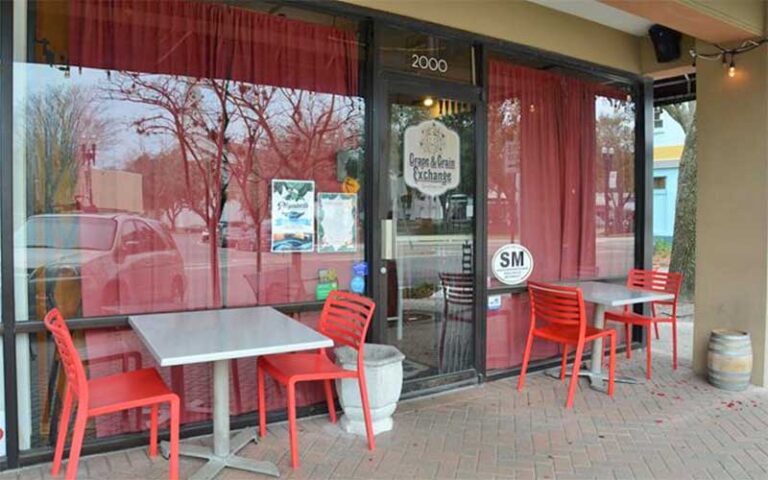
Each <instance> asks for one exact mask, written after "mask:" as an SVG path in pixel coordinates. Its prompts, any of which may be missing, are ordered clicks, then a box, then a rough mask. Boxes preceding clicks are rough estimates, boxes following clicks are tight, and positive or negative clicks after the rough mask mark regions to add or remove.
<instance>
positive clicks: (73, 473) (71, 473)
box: [64, 402, 88, 480]
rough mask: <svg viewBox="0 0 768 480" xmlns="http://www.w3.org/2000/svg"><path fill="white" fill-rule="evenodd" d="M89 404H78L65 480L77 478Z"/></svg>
mask: <svg viewBox="0 0 768 480" xmlns="http://www.w3.org/2000/svg"><path fill="white" fill-rule="evenodd" d="M87 408H88V407H87V406H86V405H81V404H80V403H79V402H78V404H77V414H76V416H75V429H74V433H73V434H72V446H71V447H70V449H69V462H68V463H67V473H66V475H65V476H64V478H65V480H75V478H77V466H78V464H79V463H80V450H81V449H82V448H83V438H84V437H85V424H86V422H87V420H88V412H87Z"/></svg>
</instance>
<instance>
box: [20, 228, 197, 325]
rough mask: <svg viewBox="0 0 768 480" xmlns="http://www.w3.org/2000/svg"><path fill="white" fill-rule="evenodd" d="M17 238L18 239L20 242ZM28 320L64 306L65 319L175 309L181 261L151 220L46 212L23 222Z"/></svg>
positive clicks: (179, 301) (180, 299) (180, 293)
mask: <svg viewBox="0 0 768 480" xmlns="http://www.w3.org/2000/svg"><path fill="white" fill-rule="evenodd" d="M23 235H26V238H24V236H23ZM15 244H16V250H17V252H18V250H19V249H24V247H25V245H26V249H25V252H18V253H17V257H18V256H19V254H22V255H23V254H24V253H26V264H27V274H28V276H29V300H30V312H29V314H30V317H32V318H34V317H40V316H41V314H43V313H44V312H45V311H46V310H47V309H48V308H50V307H52V306H54V305H57V306H59V307H62V305H65V306H68V308H66V309H67V310H69V311H68V312H67V313H68V314H69V315H83V316H91V315H109V314H116V313H127V312H145V311H152V310H167V309H174V308H180V307H182V306H183V303H184V291H185V284H186V277H185V274H184V262H183V260H182V258H181V255H180V254H179V250H178V248H177V247H176V243H175V242H174V240H173V238H172V237H171V235H170V233H168V231H167V229H166V228H165V227H164V226H163V225H162V224H161V223H159V222H156V221H154V220H149V219H146V218H142V217H139V216H136V215H128V214H74V213H73V214H52V215H35V216H33V217H30V218H28V219H27V222H26V225H25V227H24V232H18V233H17V238H16V242H15Z"/></svg>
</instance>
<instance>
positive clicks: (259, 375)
mask: <svg viewBox="0 0 768 480" xmlns="http://www.w3.org/2000/svg"><path fill="white" fill-rule="evenodd" d="M256 383H257V387H256V388H257V390H258V393H257V395H258V397H259V436H260V437H264V436H266V435H267V405H266V401H265V399H264V396H265V395H264V368H263V367H262V365H261V359H259V360H258V361H257V362H256Z"/></svg>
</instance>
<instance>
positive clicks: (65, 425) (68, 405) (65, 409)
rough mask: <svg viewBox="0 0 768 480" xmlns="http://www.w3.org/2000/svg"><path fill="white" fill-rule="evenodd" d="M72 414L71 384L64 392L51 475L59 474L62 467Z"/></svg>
mask: <svg viewBox="0 0 768 480" xmlns="http://www.w3.org/2000/svg"><path fill="white" fill-rule="evenodd" d="M71 416H72V391H71V390H70V389H69V385H67V387H66V391H65V393H64V405H62V407H61V418H59V434H58V436H57V438H56V453H55V454H54V455H53V467H51V475H53V476H54V477H55V476H56V475H58V474H59V470H60V469H61V458H62V457H63V456H64V443H66V441H67V430H68V429H69V417H71Z"/></svg>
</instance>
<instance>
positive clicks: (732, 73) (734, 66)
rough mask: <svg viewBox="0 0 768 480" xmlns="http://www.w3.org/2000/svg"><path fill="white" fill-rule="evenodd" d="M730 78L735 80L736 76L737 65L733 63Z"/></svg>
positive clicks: (729, 71)
mask: <svg viewBox="0 0 768 480" xmlns="http://www.w3.org/2000/svg"><path fill="white" fill-rule="evenodd" d="M728 76H729V77H731V78H733V77H735V76H736V65H734V64H733V62H731V66H730V67H728Z"/></svg>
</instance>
